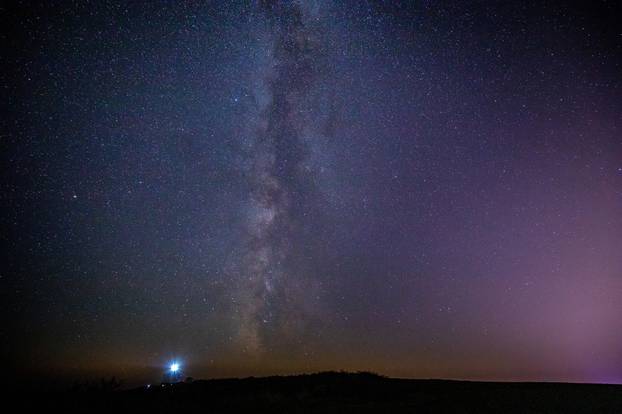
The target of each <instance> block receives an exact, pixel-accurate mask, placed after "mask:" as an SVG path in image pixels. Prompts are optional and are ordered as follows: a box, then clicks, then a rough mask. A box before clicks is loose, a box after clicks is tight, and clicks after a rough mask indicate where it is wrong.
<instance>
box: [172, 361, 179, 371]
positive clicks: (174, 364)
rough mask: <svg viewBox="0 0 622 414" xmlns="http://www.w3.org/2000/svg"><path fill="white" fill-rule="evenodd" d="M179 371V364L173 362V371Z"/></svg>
mask: <svg viewBox="0 0 622 414" xmlns="http://www.w3.org/2000/svg"><path fill="white" fill-rule="evenodd" d="M177 371H179V364H178V363H176V362H175V363H173V364H171V372H177Z"/></svg>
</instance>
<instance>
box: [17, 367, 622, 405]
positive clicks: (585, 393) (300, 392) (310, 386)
mask: <svg viewBox="0 0 622 414" xmlns="http://www.w3.org/2000/svg"><path fill="white" fill-rule="evenodd" d="M34 394H36V395H28V394H24V395H22V396H20V399H21V403H20V404H19V406H18V407H19V408H22V409H19V408H18V411H21V412H30V410H31V409H33V408H34V409H37V408H39V409H42V410H45V411H50V410H54V412H64V413H66V412H85V413H86V412H89V413H92V412H106V413H116V412H134V413H137V412H147V413H168V412H171V413H185V412H188V413H190V412H192V413H195V412H196V413H198V412H204V413H224V412H249V413H275V412H278V413H281V412H282V413H367V412H370V413H371V412H374V413H400V412H411V413H415V412H416V413H622V385H598V384H564V383H494V382H466V381H441V380H409V379H393V378H385V377H381V376H377V375H374V374H367V373H358V374H348V373H320V374H312V375H300V376H288V377H265V378H246V379H219V380H200V381H198V380H197V381H194V382H192V383H177V384H167V385H153V386H151V387H150V388H146V387H144V388H139V389H133V390H126V391H110V390H108V391H106V390H102V389H98V390H93V389H91V390H84V389H82V390H73V391H68V392H62V393H59V392H54V393H52V392H50V393H34ZM14 396H17V395H14ZM56 410H60V411H56ZM50 412H52V411H50Z"/></svg>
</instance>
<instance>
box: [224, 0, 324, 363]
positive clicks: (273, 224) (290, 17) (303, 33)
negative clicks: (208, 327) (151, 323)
mask: <svg viewBox="0 0 622 414" xmlns="http://www.w3.org/2000/svg"><path fill="white" fill-rule="evenodd" d="M263 9H264V10H263V12H264V13H265V15H266V17H267V21H268V34H267V39H266V40H265V41H266V42H268V47H267V53H268V55H269V57H270V59H269V60H268V63H267V65H268V67H267V68H265V70H264V71H260V73H261V74H262V75H263V79H260V80H259V85H257V86H256V88H255V94H256V95H257V96H256V97H255V99H254V102H255V103H256V105H257V108H256V111H257V112H258V114H257V119H256V120H255V125H253V127H254V128H252V129H251V131H250V134H251V135H252V136H251V140H252V142H251V143H250V168H249V170H248V171H247V172H246V174H247V177H248V180H249V183H250V188H251V191H252V192H251V199H250V206H249V212H248V214H249V217H248V239H247V240H245V241H244V244H245V246H244V248H243V253H242V257H241V258H240V259H241V262H240V269H239V274H238V277H240V278H241V280H240V281H239V286H238V288H239V290H240V292H238V294H239V296H238V298H237V300H236V306H237V308H236V312H237V313H238V314H239V318H240V321H239V323H240V335H241V337H242V338H241V339H242V343H243V345H244V346H246V347H248V348H249V349H250V350H253V351H256V350H258V349H259V348H260V347H261V341H262V338H261V336H262V332H263V331H264V330H266V329H268V330H275V329H276V330H278V331H279V332H278V333H279V334H281V335H289V334H291V333H292V332H291V330H292V329H300V328H301V324H303V323H304V322H303V321H304V318H305V316H306V315H300V312H304V310H301V309H300V303H301V301H303V298H300V297H298V296H299V295H307V296H311V295H313V292H312V291H310V290H308V287H309V286H307V289H306V290H305V291H302V290H300V287H301V286H302V285H305V284H308V283H310V282H309V281H305V280H304V279H303V276H304V275H301V274H297V272H299V271H296V270H295V269H292V266H291V261H290V260H289V256H290V253H291V249H290V247H291V243H292V242H293V239H292V237H291V236H292V234H293V233H295V232H297V231H299V230H300V226H301V225H302V224H303V221H304V216H305V214H306V211H307V210H308V209H310V208H312V207H313V206H310V205H306V204H308V200H309V199H310V198H311V197H313V196H314V194H313V193H314V192H315V191H316V190H315V189H314V188H313V187H314V186H313V182H314V179H313V177H312V175H313V174H314V173H315V171H313V169H312V168H310V166H309V163H308V162H307V161H308V153H309V151H310V149H309V148H307V146H308V145H309V144H312V141H313V140H315V139H321V137H320V136H319V135H320V134H321V130H322V128H321V127H322V123H323V122H324V120H323V119H322V118H321V112H320V111H319V110H317V109H316V108H317V107H318V104H325V103H326V102H325V100H322V99H321V98H322V97H321V96H317V95H318V93H316V94H315V96H311V95H312V92H314V91H316V92H317V90H318V83H320V82H321V81H322V78H323V77H325V76H326V69H325V67H324V66H323V65H322V64H323V60H324V59H323V56H322V50H321V49H322V46H323V45H322V44H321V43H320V42H321V41H322V39H320V36H321V35H320V31H321V27H319V26H318V25H317V24H314V20H313V19H314V17H315V15H314V14H312V13H317V11H315V12H314V11H312V10H310V9H308V8H307V9H305V8H304V7H303V6H301V5H299V4H297V3H293V4H270V5H264V7H263ZM260 69H261V68H260ZM320 94H321V92H320ZM318 101H320V102H318ZM314 123H315V124H314Z"/></svg>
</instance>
